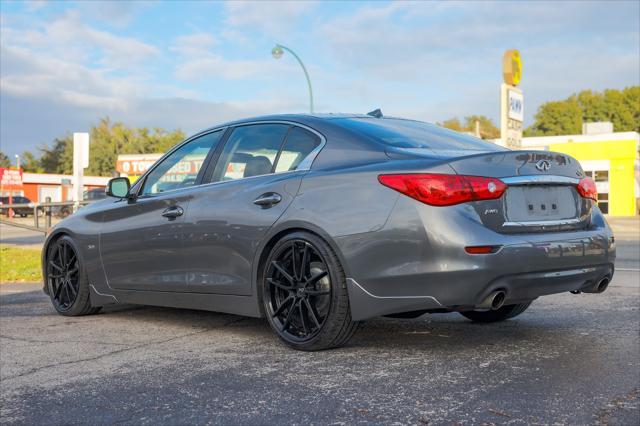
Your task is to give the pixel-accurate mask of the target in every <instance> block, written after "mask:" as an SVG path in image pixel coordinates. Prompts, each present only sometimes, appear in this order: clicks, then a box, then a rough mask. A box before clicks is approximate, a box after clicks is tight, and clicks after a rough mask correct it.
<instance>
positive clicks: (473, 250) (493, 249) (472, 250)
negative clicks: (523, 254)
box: [464, 246, 502, 254]
mask: <svg viewBox="0 0 640 426" xmlns="http://www.w3.org/2000/svg"><path fill="white" fill-rule="evenodd" d="M500 247H502V246H467V247H465V248H464V251H466V252H467V253H469V254H491V253H497V252H498V250H500Z"/></svg>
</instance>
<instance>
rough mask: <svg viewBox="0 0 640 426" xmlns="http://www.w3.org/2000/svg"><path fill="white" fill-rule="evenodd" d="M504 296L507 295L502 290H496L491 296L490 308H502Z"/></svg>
mask: <svg viewBox="0 0 640 426" xmlns="http://www.w3.org/2000/svg"><path fill="white" fill-rule="evenodd" d="M506 298H507V295H506V293H505V292H504V291H496V293H495V295H494V296H493V300H492V301H491V309H492V310H494V311H495V310H496V309H500V308H502V305H504V301H505V299H506Z"/></svg>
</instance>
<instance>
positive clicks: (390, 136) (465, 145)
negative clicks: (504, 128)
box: [336, 118, 506, 151]
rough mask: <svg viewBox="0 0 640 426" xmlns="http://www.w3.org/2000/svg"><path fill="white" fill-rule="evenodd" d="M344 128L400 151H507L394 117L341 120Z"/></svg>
mask: <svg viewBox="0 0 640 426" xmlns="http://www.w3.org/2000/svg"><path fill="white" fill-rule="evenodd" d="M336 122H338V123H339V124H341V125H342V126H343V127H346V128H348V129H351V130H353V131H356V132H359V133H362V134H365V135H367V136H369V137H372V138H374V139H376V140H378V141H380V142H382V143H384V144H386V145H390V146H394V147H397V148H429V149H432V150H474V151H504V150H506V148H502V147H500V146H498V145H496V144H494V143H491V142H488V141H483V140H481V139H477V138H474V137H472V136H468V135H465V134H462V133H458V132H454V131H453V130H449V129H445V128H443V127H440V126H435V125H433V124H428V123H423V122H420V121H411V120H399V119H392V118H383V119H380V118H372V119H367V118H341V119H337V120H336Z"/></svg>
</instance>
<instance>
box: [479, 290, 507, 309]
mask: <svg viewBox="0 0 640 426" xmlns="http://www.w3.org/2000/svg"><path fill="white" fill-rule="evenodd" d="M506 298H507V294H506V293H505V292H504V291H503V290H496V291H493V292H491V293H490V294H489V295H488V296H487V297H485V298H484V299H483V300H482V302H480V303H479V304H478V305H476V309H491V310H493V311H495V310H496V309H500V308H501V307H502V305H504V301H505V300H506Z"/></svg>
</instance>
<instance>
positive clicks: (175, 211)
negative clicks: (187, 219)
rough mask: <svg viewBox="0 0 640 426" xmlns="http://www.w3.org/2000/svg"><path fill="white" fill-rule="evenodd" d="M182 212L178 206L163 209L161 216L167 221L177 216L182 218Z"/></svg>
mask: <svg viewBox="0 0 640 426" xmlns="http://www.w3.org/2000/svg"><path fill="white" fill-rule="evenodd" d="M183 213H184V210H183V209H182V207H180V206H171V207H168V208H167V209H165V210H164V211H163V212H162V216H164V217H166V218H168V219H169V220H172V219H175V218H177V217H178V216H182V214H183Z"/></svg>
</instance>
